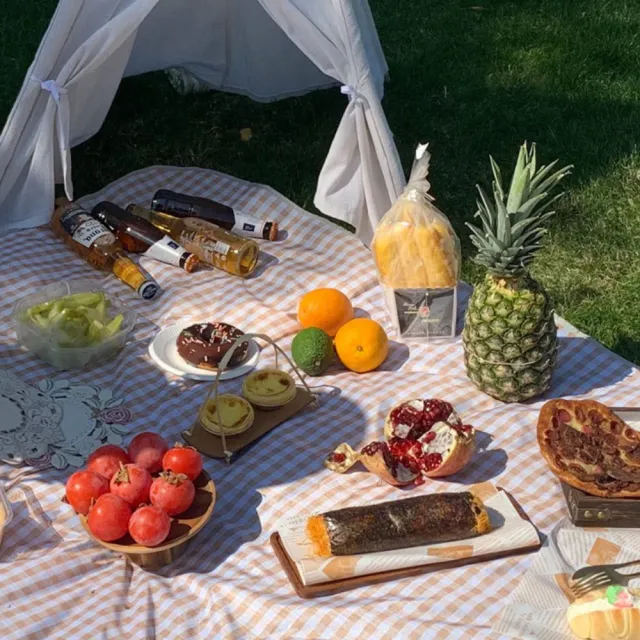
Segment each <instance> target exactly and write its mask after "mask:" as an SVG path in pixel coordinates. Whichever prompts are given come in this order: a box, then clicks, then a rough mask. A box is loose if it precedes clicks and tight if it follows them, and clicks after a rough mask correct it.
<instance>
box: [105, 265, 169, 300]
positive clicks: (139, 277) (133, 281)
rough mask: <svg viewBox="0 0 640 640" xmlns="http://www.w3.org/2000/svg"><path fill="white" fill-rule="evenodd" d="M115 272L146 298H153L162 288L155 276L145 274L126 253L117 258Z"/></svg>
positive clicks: (114, 266)
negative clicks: (154, 278)
mask: <svg viewBox="0 0 640 640" xmlns="http://www.w3.org/2000/svg"><path fill="white" fill-rule="evenodd" d="M113 273H114V274H115V275H116V277H118V278H119V279H120V280H122V282H124V283H126V284H128V285H129V286H130V287H131V288H132V289H135V290H136V291H137V292H138V295H139V296H140V297H141V298H144V299H145V300H150V299H151V298H153V297H154V296H155V295H156V293H158V291H159V289H160V288H159V287H158V285H157V284H156V282H155V281H154V280H153V278H151V277H150V276H148V275H147V274H145V273H144V272H143V271H142V269H141V268H140V267H139V266H138V265H137V264H136V263H135V262H133V260H131V258H128V257H126V256H125V255H124V254H123V255H121V256H119V257H118V258H116V261H115V263H114V265H113Z"/></svg>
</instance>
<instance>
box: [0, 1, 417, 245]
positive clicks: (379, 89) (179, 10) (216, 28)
mask: <svg viewBox="0 0 640 640" xmlns="http://www.w3.org/2000/svg"><path fill="white" fill-rule="evenodd" d="M283 60H284V61H286V64H283ZM171 67H182V68H184V69H186V70H187V71H188V72H190V73H192V74H193V75H195V76H197V77H198V78H199V79H201V80H203V81H204V82H206V83H207V84H208V85H210V86H211V87H212V88H216V89H219V90H222V91H228V92H234V93H240V94H244V95H247V96H250V97H251V98H253V99H255V100H260V101H271V100H276V99H281V98H285V97H288V96H292V95H300V94H303V93H306V92H309V91H312V90H314V89H318V88H325V87H331V86H340V85H342V92H343V93H344V94H345V95H346V97H347V99H348V102H347V106H346V110H345V113H344V115H343V117H342V119H341V121H340V124H339V125H338V129H337V131H336V134H335V137H334V139H333V142H332V144H331V146H330V148H329V152H328V155H327V158H326V161H325V163H324V165H323V166H322V168H321V170H320V175H319V178H318V184H317V190H316V195H315V200H314V202H315V204H316V206H317V207H318V209H320V211H322V212H323V213H325V214H326V215H329V216H331V217H333V218H337V219H339V220H343V221H345V222H348V223H349V224H351V225H353V226H354V227H355V228H356V232H357V235H358V237H359V238H360V239H361V240H362V241H363V242H364V243H365V244H369V242H370V240H371V238H372V234H373V229H374V228H375V224H376V222H377V221H378V220H379V219H380V217H381V216H382V215H383V214H384V212H385V211H386V210H387V209H388V208H389V206H390V205H391V203H392V201H393V200H394V199H395V198H396V197H397V195H398V194H399V193H400V191H401V190H402V187H403V186H404V176H403V172H402V167H401V164H400V160H399V157H398V152H397V150H396V147H395V144H394V142H393V136H392V134H391V131H390V129H389V126H388V124H387V120H386V118H385V115H384V112H383V110H382V106H381V103H380V100H381V98H382V94H383V84H384V79H385V75H386V73H387V65H386V61H385V59H384V55H383V52H382V48H381V46H380V42H379V39H378V36H377V33H376V30H375V25H374V22H373V17H372V15H371V10H370V8H369V5H368V2H367V0H325V1H324V2H309V0H188V1H187V2H185V0H60V2H59V4H58V8H57V10H56V12H55V14H54V16H53V18H52V20H51V23H50V25H49V28H48V30H47V32H46V33H45V35H44V37H43V39H42V42H41V44H40V47H39V49H38V52H37V53H36V56H35V59H34V62H33V63H32V65H31V67H30V69H29V71H28V73H27V77H26V79H25V81H24V84H23V86H22V89H21V91H20V93H19V95H18V98H17V100H16V102H15V104H14V107H13V109H12V111H11V113H10V115H9V118H8V120H7V122H6V124H5V127H4V130H3V132H2V136H1V137H0V232H6V231H7V230H9V229H12V228H25V227H33V226H38V225H41V224H44V223H46V222H47V221H48V220H49V217H50V212H51V207H52V204H53V199H54V187H55V183H57V182H62V183H63V184H64V186H65V190H66V192H67V196H68V197H69V198H70V199H72V198H73V184H72V180H71V156H70V149H71V148H72V147H73V146H75V145H77V144H80V143H81V142H84V141H85V140H87V139H88V138H90V137H91V136H93V135H94V134H95V133H96V132H97V131H98V130H99V129H100V127H101V126H102V124H103V122H104V119H105V117H106V115H107V113H108V111H109V108H110V106H111V103H112V101H113V98H114V95H115V93H116V91H117V89H118V86H119V84H120V81H121V79H122V78H123V77H124V76H131V75H136V74H140V73H145V72H148V71H155V70H160V69H167V68H171Z"/></svg>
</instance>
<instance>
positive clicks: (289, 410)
mask: <svg viewBox="0 0 640 640" xmlns="http://www.w3.org/2000/svg"><path fill="white" fill-rule="evenodd" d="M314 399H315V398H314V396H313V394H311V393H309V392H308V391H307V390H306V389H303V388H301V387H298V393H297V394H296V397H295V398H294V399H293V400H292V401H291V402H287V404H285V405H283V406H282V407H279V408H278V409H274V410H273V411H264V410H261V409H257V408H256V407H255V406H254V407H253V411H254V414H255V419H254V421H253V424H252V425H251V426H250V427H249V428H248V429H247V430H246V431H243V432H242V433H239V434H237V435H235V436H227V438H226V440H227V449H228V450H229V451H231V453H238V452H239V451H240V450H241V449H244V448H245V447H246V446H248V445H250V444H251V443H252V442H254V441H255V440H258V438H261V437H262V436H263V435H265V434H266V433H268V432H269V431H271V430H272V429H275V427H277V426H278V425H279V424H282V423H283V422H284V421H285V420H288V419H289V418H291V417H293V416H294V415H295V414H296V413H298V411H301V410H302V409H304V407H306V406H307V405H309V404H311V403H312V402H313V401H314ZM182 437H183V439H184V440H185V441H186V442H187V443H188V444H190V445H191V446H192V447H195V448H196V449H197V450H198V451H199V452H200V453H203V454H204V455H205V456H208V457H209V458H225V454H224V447H223V446H222V438H221V437H220V436H217V435H215V434H213V433H211V432H209V431H207V430H206V429H204V428H203V427H202V426H201V425H200V424H199V423H198V421H197V420H196V424H195V425H194V426H193V428H192V429H190V430H188V431H183V432H182Z"/></svg>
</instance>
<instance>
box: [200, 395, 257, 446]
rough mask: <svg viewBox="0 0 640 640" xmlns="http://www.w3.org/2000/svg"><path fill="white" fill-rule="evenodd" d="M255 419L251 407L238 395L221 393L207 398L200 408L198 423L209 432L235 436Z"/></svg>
mask: <svg viewBox="0 0 640 640" xmlns="http://www.w3.org/2000/svg"><path fill="white" fill-rule="evenodd" d="M254 419H255V414H254V413H253V407H252V406H251V405H250V404H249V403H248V402H247V401H246V400H245V399H244V398H241V397H240V396H236V395H233V394H231V393H223V394H222V395H219V396H218V399H217V402H216V399H215V398H209V400H208V401H207V403H206V404H205V405H204V406H203V407H202V409H201V410H200V423H201V424H202V426H203V427H204V428H205V429H206V430H207V431H209V432H211V433H215V434H216V435H218V436H219V435H221V434H222V432H223V430H224V435H225V436H235V435H238V434H239V433H242V432H243V431H246V430H247V429H248V428H249V427H250V426H251V425H252V424H253V421H254Z"/></svg>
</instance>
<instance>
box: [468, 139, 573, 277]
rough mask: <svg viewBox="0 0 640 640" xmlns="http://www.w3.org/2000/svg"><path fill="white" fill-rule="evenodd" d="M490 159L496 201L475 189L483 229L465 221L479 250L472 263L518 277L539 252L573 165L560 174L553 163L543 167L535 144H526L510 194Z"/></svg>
mask: <svg viewBox="0 0 640 640" xmlns="http://www.w3.org/2000/svg"><path fill="white" fill-rule="evenodd" d="M489 160H490V162H491V170H492V172H493V182H492V185H491V186H492V195H493V198H491V197H489V196H488V195H487V193H486V192H485V191H484V189H483V188H482V187H481V186H480V185H477V189H478V195H479V198H478V199H477V200H476V203H477V206H478V210H477V211H476V213H475V217H477V218H480V221H481V223H482V228H479V227H477V226H476V225H473V224H471V223H469V222H467V223H466V224H467V226H468V227H469V229H470V230H471V242H472V243H473V245H474V246H475V247H476V248H477V249H478V254H477V256H476V257H475V259H474V260H475V262H476V263H478V264H480V265H483V266H485V267H486V268H487V269H488V271H489V272H490V273H492V274H493V275H498V276H507V277H508V276H517V275H520V274H521V273H523V272H525V271H526V270H527V267H528V265H529V264H531V262H532V261H533V259H534V257H535V254H536V252H537V251H538V250H539V249H540V248H541V246H542V244H541V240H542V237H543V236H544V234H545V233H546V232H547V229H546V223H547V220H549V218H550V217H551V216H553V215H554V214H555V211H554V210H553V209H552V206H553V205H554V204H555V203H556V202H557V201H558V199H559V198H561V197H562V196H563V195H564V193H558V194H555V195H552V193H551V192H552V190H553V189H554V188H555V187H556V185H557V184H558V183H559V182H560V181H561V180H562V179H563V178H564V177H565V176H567V175H568V174H569V173H570V172H571V169H572V168H573V166H572V165H567V166H566V167H563V168H562V169H557V170H556V166H557V164H558V161H557V160H555V161H554V162H552V163H551V164H549V165H543V166H540V167H539V166H538V164H537V157H536V145H535V143H533V144H532V145H531V147H530V148H529V147H528V146H527V143H526V142H525V143H524V144H523V145H522V146H521V147H520V153H519V154H518V160H517V162H516V166H515V169H514V171H513V176H512V177H511V184H510V186H509V191H508V192H506V191H505V189H504V183H503V181H502V172H501V171H500V167H499V166H498V164H497V163H496V161H495V160H494V159H493V158H492V157H491V156H489Z"/></svg>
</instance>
